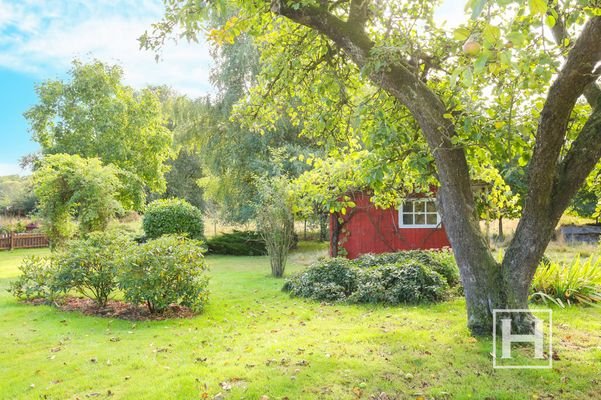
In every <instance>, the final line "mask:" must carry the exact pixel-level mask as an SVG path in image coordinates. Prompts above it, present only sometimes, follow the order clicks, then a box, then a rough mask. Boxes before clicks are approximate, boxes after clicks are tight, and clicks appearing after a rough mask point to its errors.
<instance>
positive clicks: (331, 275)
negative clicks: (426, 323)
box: [284, 251, 459, 305]
mask: <svg viewBox="0 0 601 400" xmlns="http://www.w3.org/2000/svg"><path fill="white" fill-rule="evenodd" d="M458 283H459V273H458V271H457V267H456V265H455V262H454V259H453V257H452V255H451V254H450V253H449V252H439V251H408V252H399V253H386V254H379V255H365V256H363V257H360V258H358V259H356V260H347V259H344V258H333V259H329V260H325V261H321V262H319V263H317V264H315V265H313V266H311V267H309V268H308V269H307V270H305V271H303V272H301V273H300V274H297V275H295V276H293V277H291V278H290V279H288V280H287V282H286V284H285V285H284V290H285V291H289V292H290V293H291V294H292V295H294V296H299V297H306V298H311V299H315V300H325V301H348V302H352V303H383V304H392V305H395V304H400V303H412V304H416V303H430V302H438V301H442V300H444V299H445V298H446V297H447V296H448V295H449V287H450V286H457V285H458Z"/></svg>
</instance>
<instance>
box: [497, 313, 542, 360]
mask: <svg viewBox="0 0 601 400" xmlns="http://www.w3.org/2000/svg"><path fill="white" fill-rule="evenodd" d="M509 313H531V314H534V315H536V314H547V315H548V317H549V322H548V324H549V329H548V331H549V335H548V339H547V340H548V342H549V348H548V353H547V360H548V363H547V364H546V365H498V364H497V314H509ZM492 319H493V325H492V365H493V368H495V369H551V368H553V310H551V309H544V310H530V309H527V308H518V309H494V310H493V312H492ZM523 336H524V337H525V336H528V335H523ZM532 336H534V335H532ZM543 339H544V335H543ZM517 341H522V340H517ZM524 341H532V340H530V339H528V340H524ZM509 345H510V346H511V343H510V344H509Z"/></svg>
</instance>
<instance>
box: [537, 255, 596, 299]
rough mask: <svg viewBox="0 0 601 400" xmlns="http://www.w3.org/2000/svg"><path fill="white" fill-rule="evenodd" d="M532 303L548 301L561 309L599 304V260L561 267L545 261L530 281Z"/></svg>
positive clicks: (578, 259)
mask: <svg viewBox="0 0 601 400" xmlns="http://www.w3.org/2000/svg"><path fill="white" fill-rule="evenodd" d="M531 291H532V294H531V299H532V300H534V301H542V302H545V303H546V302H547V301H551V302H553V303H555V304H557V305H559V306H561V307H565V305H566V304H567V305H572V304H587V305H592V304H594V303H598V302H601V257H599V258H597V259H593V257H590V258H588V259H587V260H586V261H584V262H583V261H581V260H580V257H577V258H576V259H575V260H574V261H573V262H572V263H571V264H569V265H564V264H560V263H556V262H552V261H548V260H545V261H544V262H542V263H541V265H540V266H539V267H538V269H537V270H536V273H535V274H534V279H533V281H532V290H531Z"/></svg>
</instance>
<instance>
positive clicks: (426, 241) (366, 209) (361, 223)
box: [330, 192, 451, 259]
mask: <svg viewBox="0 0 601 400" xmlns="http://www.w3.org/2000/svg"><path fill="white" fill-rule="evenodd" d="M352 198H353V201H354V202H355V204H356V207H354V208H352V209H350V210H348V211H347V213H346V215H341V214H332V215H331V220H330V255H332V256H335V255H338V254H339V255H346V257H348V258H350V259H353V258H357V257H359V256H360V255H362V254H367V253H386V252H394V251H399V250H422V249H442V248H444V247H450V246H451V245H450V243H449V239H448V238H447V233H446V232H445V229H444V227H443V226H442V221H441V219H440V215H439V214H438V212H437V211H436V203H435V201H434V199H433V198H429V197H424V196H423V195H422V196H415V197H408V198H407V199H405V201H404V202H403V204H402V205H401V207H400V209H397V208H388V209H380V208H376V207H375V206H374V205H373V204H372V203H371V201H370V196H369V195H368V194H366V193H365V192H359V193H355V194H353V195H352ZM340 219H342V222H340ZM336 250H339V251H338V252H337V251H336Z"/></svg>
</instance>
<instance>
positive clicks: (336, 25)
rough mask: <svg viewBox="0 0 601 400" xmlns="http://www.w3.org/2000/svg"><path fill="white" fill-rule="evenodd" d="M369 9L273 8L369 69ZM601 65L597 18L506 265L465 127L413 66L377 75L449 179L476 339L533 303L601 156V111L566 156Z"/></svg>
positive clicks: (536, 162) (445, 215)
mask: <svg viewBox="0 0 601 400" xmlns="http://www.w3.org/2000/svg"><path fill="white" fill-rule="evenodd" d="M366 3H368V0H363V1H360V2H355V1H352V2H351V6H350V10H349V19H348V20H347V21H344V20H342V19H341V18H340V17H338V16H336V15H334V14H332V13H330V12H329V11H328V8H327V4H328V3H327V2H322V3H321V5H320V6H318V7H315V6H301V7H300V8H299V7H298V5H296V7H295V8H294V7H288V6H287V4H286V1H284V0H273V1H272V3H271V4H272V11H273V12H275V13H277V14H280V15H283V16H285V17H287V18H289V19H291V20H293V21H295V22H297V23H299V24H302V25H305V26H307V27H309V28H311V29H314V30H317V31H318V32H320V33H321V34H323V35H324V36H326V37H328V38H329V39H330V40H332V41H333V42H334V43H335V44H336V45H337V46H338V47H339V48H340V49H342V50H343V51H344V52H345V53H346V55H347V56H348V58H349V59H351V60H352V61H353V62H354V63H355V64H356V65H357V66H358V67H359V68H363V67H365V66H366V65H367V64H368V62H369V57H370V52H371V50H372V48H373V47H374V42H373V41H372V40H371V39H370V38H369V36H368V35H367V33H366V31H365V28H364V25H365V23H366V21H367V18H365V15H366V9H367V8H366V7H367V5H366ZM599 60H601V18H599V17H593V18H591V20H590V21H589V22H588V23H587V24H586V26H585V27H584V29H583V31H582V34H581V36H580V37H579V39H578V41H576V43H575V44H574V46H573V48H572V50H570V52H569V54H568V56H567V59H566V62H565V64H564V67H563V68H562V70H561V71H560V73H559V74H558V77H557V79H556V80H555V82H554V83H553V85H552V86H551V88H550V90H549V94H548V97H547V102H546V103H545V106H544V107H543V111H542V113H541V118H540V121H539V127H538V130H537V135H536V144H535V147H534V152H533V157H532V161H531V163H530V166H529V170H528V177H529V192H528V195H527V197H526V201H525V206H524V213H523V216H522V218H521V220H520V223H519V224H518V228H517V230H516V235H515V236H514V239H513V240H512V242H511V244H510V246H509V248H508V251H507V253H506V256H505V258H504V260H503V263H502V265H499V264H498V263H497V262H496V261H495V260H494V258H493V256H492V254H491V252H490V250H489V247H488V246H487V243H486V240H485V238H484V236H483V234H482V232H481V231H480V226H479V220H478V217H477V216H476V213H475V203H474V198H473V194H472V191H471V181H470V175H469V168H468V164H467V160H466V155H465V151H464V149H463V148H462V147H460V146H457V145H455V144H453V142H452V137H453V136H454V135H455V128H454V126H453V124H452V122H451V121H450V120H449V119H446V118H444V114H445V113H446V107H445V105H444V104H443V102H442V101H441V99H440V97H439V96H438V95H437V94H435V93H434V92H433V91H432V90H431V89H429V88H428V87H427V86H426V84H425V83H424V82H422V81H421V80H420V79H419V77H417V76H416V75H415V74H413V73H412V72H411V69H410V68H409V67H408V66H407V65H406V64H405V63H404V61H403V60H398V62H397V63H394V64H391V65H388V66H387V67H388V69H385V70H383V71H375V72H373V73H372V74H371V75H370V76H369V78H370V79H371V81H372V83H373V84H374V85H376V86H378V87H380V88H382V89H384V90H386V91H387V92H388V93H389V94H390V95H392V96H393V97H395V98H396V99H398V100H399V102H400V103H402V104H403V105H404V106H405V107H407V109H409V111H410V112H411V114H412V115H413V117H414V118H415V120H416V121H417V123H418V124H419V126H420V128H421V131H422V133H423V135H424V137H425V139H426V141H427V143H428V146H429V148H430V150H431V152H432V155H433V157H434V160H435V164H436V169H437V172H438V180H439V182H440V188H439V190H438V193H437V197H438V206H439V210H440V212H441V215H442V220H443V223H444V225H445V229H446V231H447V235H448V237H449V240H450V242H451V246H452V248H453V251H454V254H455V259H456V261H457V264H458V266H459V269H460V272H461V279H462V282H463V286H464V291H465V298H466V304H467V314H468V326H469V328H470V330H471V331H472V333H474V334H478V335H480V334H486V335H489V334H491V333H492V311H493V310H494V309H505V308H527V307H528V294H529V289H530V283H531V281H532V277H533V275H534V272H535V271H536V267H537V265H538V262H539V260H540V258H541V257H542V255H543V253H544V250H545V248H546V246H547V245H548V243H549V241H550V239H551V237H552V234H553V230H554V228H555V226H556V224H557V222H558V220H559V218H560V217H561V214H562V213H563V211H564V210H565V208H566V207H567V205H568V202H569V200H570V199H571V198H572V196H573V195H574V194H575V191H576V190H577V188H578V187H579V186H580V185H581V184H582V182H583V181H584V179H585V178H586V176H587V175H588V174H589V173H590V171H591V170H592V169H593V168H594V165H595V164H596V162H598V160H599V158H600V157H601V130H600V129H599V127H600V126H601V118H597V116H596V114H597V113H598V112H597V111H598V109H596V110H595V112H594V113H593V115H592V116H591V120H589V123H587V124H586V126H585V127H584V129H583V131H582V132H581V133H580V135H579V137H578V138H577V139H576V140H575V142H574V143H573V145H572V147H571V149H570V150H569V151H568V153H567V155H566V156H565V158H564V160H563V161H562V162H560V160H559V158H560V154H561V150H562V148H563V145H564V142H565V138H566V131H567V124H568V119H569V117H570V115H571V112H572V109H573V107H574V104H575V102H576V101H577V99H578V98H579V97H580V96H581V95H582V94H583V93H584V92H585V90H586V91H587V98H588V97H589V96H588V94H590V93H594V92H595V91H594V90H588V89H586V88H587V87H588V86H589V85H594V82H595V81H596V79H597V78H598V76H599V71H597V70H595V68H596V67H595V66H596V63H597V62H598V61H599ZM581 138H582V139H581ZM591 140H592V141H593V142H594V144H592V145H591ZM575 167H578V170H574V168H575ZM566 185H567V186H569V187H568V188H566V187H565V186H566ZM336 231H337V230H336V229H334V232H336ZM333 239H334V238H333Z"/></svg>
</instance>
